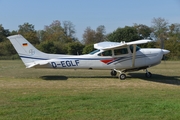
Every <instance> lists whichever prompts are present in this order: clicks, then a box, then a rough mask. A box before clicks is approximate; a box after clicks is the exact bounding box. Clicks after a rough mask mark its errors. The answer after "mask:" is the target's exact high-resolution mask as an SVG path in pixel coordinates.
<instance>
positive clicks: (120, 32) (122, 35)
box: [107, 26, 142, 42]
mask: <svg viewBox="0 0 180 120" xmlns="http://www.w3.org/2000/svg"><path fill="white" fill-rule="evenodd" d="M141 38H142V37H141V36H139V34H138V31H137V29H136V28H135V27H129V26H125V27H124V28H117V29H116V30H115V31H114V32H113V33H110V34H108V35H107V39H108V40H109V41H112V42H121V41H125V42H130V41H134V40H138V39H141Z"/></svg>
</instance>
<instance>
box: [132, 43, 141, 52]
mask: <svg viewBox="0 0 180 120" xmlns="http://www.w3.org/2000/svg"><path fill="white" fill-rule="evenodd" d="M133 48H134V47H133V45H131V46H130V50H131V52H132V53H133ZM140 49H141V48H140V47H139V46H136V51H138V50H140Z"/></svg>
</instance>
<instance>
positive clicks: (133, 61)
mask: <svg viewBox="0 0 180 120" xmlns="http://www.w3.org/2000/svg"><path fill="white" fill-rule="evenodd" d="M136 46H137V45H136V44H134V45H133V58H132V67H134V66H135V59H136Z"/></svg>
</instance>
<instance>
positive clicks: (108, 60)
mask: <svg viewBox="0 0 180 120" xmlns="http://www.w3.org/2000/svg"><path fill="white" fill-rule="evenodd" d="M113 60H114V59H107V60H101V62H103V63H105V64H107V63H109V62H111V61H113Z"/></svg>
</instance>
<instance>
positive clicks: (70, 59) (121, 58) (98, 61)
mask: <svg viewBox="0 0 180 120" xmlns="http://www.w3.org/2000/svg"><path fill="white" fill-rule="evenodd" d="M131 47H132V46H126V47H123V48H119V49H111V50H96V51H93V52H92V53H90V54H86V55H75V56H59V57H58V56H57V57H56V58H54V59H47V61H48V63H50V64H46V65H38V66H36V67H35V68H55V69H58V68H59V69H119V70H125V69H135V68H144V67H146V68H147V67H151V66H154V65H157V64H159V63H160V62H161V59H162V57H163V55H164V54H167V53H168V52H169V51H168V50H164V49H158V48H146V49H142V48H141V49H140V48H138V47H137V48H136V53H135V62H134V64H132V63H133V60H132V58H133V50H132V48H131Z"/></svg>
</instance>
